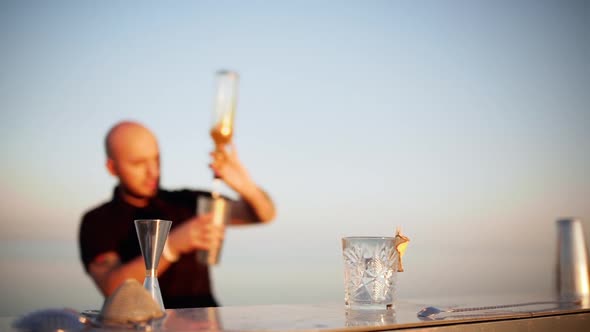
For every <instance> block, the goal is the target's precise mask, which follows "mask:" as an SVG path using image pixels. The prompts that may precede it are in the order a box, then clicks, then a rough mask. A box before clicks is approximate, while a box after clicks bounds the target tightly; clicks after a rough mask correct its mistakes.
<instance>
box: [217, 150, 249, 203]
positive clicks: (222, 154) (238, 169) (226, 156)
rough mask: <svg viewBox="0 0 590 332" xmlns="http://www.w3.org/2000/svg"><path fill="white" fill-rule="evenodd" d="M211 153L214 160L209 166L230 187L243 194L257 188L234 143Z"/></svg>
mask: <svg viewBox="0 0 590 332" xmlns="http://www.w3.org/2000/svg"><path fill="white" fill-rule="evenodd" d="M210 155H211V159H212V161H211V163H210V164H209V167H210V168H211V169H212V170H213V172H214V173H215V175H216V176H217V177H219V178H221V179H222V180H223V181H224V182H225V183H226V184H227V185H228V186H229V187H230V188H232V189H233V190H235V191H236V192H237V193H239V194H241V195H243V194H244V193H246V192H248V191H251V190H253V189H255V188H256V184H255V183H254V182H253V181H252V179H251V178H250V175H249V174H248V171H247V170H246V168H245V167H244V165H242V163H241V162H240V159H239V158H238V152H237V151H236V148H235V146H234V145H233V144H229V145H227V146H225V147H224V149H222V150H215V151H213V152H211V153H210Z"/></svg>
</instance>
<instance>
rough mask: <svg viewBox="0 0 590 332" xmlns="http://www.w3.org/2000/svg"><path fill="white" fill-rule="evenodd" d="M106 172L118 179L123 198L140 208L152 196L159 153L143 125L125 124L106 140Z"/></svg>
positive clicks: (156, 144)
mask: <svg viewBox="0 0 590 332" xmlns="http://www.w3.org/2000/svg"><path fill="white" fill-rule="evenodd" d="M105 149H106V154H107V165H106V166H107V169H108V170H109V172H110V173H111V174H112V175H114V176H116V177H118V178H119V184H120V187H121V189H122V190H123V194H124V198H125V199H126V200H127V201H129V202H130V203H132V204H134V205H138V206H139V205H141V204H144V203H145V202H146V200H147V199H149V198H150V197H153V196H154V195H155V194H156V192H157V190H158V185H159V180H160V152H159V148H158V141H157V140H156V137H155V136H154V134H153V133H152V132H151V131H150V130H149V129H147V128H146V127H145V126H143V125H141V124H139V123H137V122H131V121H124V122H120V123H117V124H116V125H115V126H113V127H112V128H111V129H110V130H109V132H108V134H107V136H106V138H105Z"/></svg>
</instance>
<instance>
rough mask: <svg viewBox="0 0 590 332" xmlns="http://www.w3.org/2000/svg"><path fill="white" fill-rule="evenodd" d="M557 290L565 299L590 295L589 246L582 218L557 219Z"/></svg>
mask: <svg viewBox="0 0 590 332" xmlns="http://www.w3.org/2000/svg"><path fill="white" fill-rule="evenodd" d="M557 231H558V242H557V249H558V253H557V291H558V292H559V296H560V297H561V298H562V299H564V300H572V299H579V298H587V297H588V296H590V277H589V275H590V274H589V270H588V267H589V265H588V263H589V262H588V247H587V246H586V241H585V238H584V229H583V225H582V222H581V220H580V219H577V218H564V219H560V220H558V221H557Z"/></svg>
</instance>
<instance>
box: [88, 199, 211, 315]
mask: <svg viewBox="0 0 590 332" xmlns="http://www.w3.org/2000/svg"><path fill="white" fill-rule="evenodd" d="M200 195H207V196H210V193H208V192H203V191H191V190H181V191H165V190H161V189H160V190H159V192H158V194H157V195H156V197H154V198H153V199H151V200H150V202H149V204H148V205H147V206H145V207H142V208H138V207H135V206H132V205H130V204H128V203H127V202H125V201H124V200H123V199H122V198H121V197H120V196H119V194H118V190H117V189H116V188H115V191H114V193H113V199H112V200H111V201H109V202H107V203H104V204H102V205H101V206H99V207H97V208H95V209H92V210H90V211H88V212H87V213H86V214H84V216H83V218H82V223H81V225H80V233H79V246H80V255H81V258H82V263H83V264H84V268H85V269H86V272H88V266H89V264H90V263H91V262H92V261H93V260H94V259H95V258H96V257H97V256H98V255H100V254H103V253H106V252H108V251H115V252H117V254H118V255H119V256H120V259H121V262H122V263H127V262H129V261H131V260H133V259H134V258H136V257H138V256H141V248H140V246H139V241H138V239H137V233H136V230H135V224H134V220H136V219H165V220H171V221H172V226H171V229H174V228H175V227H177V226H179V225H180V224H182V223H183V222H185V221H186V220H187V219H189V218H191V217H193V216H194V215H195V214H196V211H197V206H196V205H197V197H199V196H200ZM158 283H159V285H160V291H161V293H162V299H163V301H164V306H165V307H166V308H170V309H172V308H190V307H213V306H217V303H216V301H215V299H214V297H213V295H212V293H211V281H210V277H209V269H208V267H207V265H204V264H201V263H198V262H197V260H196V257H195V253H194V252H193V253H188V254H185V255H181V256H180V259H179V260H178V261H177V262H175V263H172V264H171V265H170V267H169V268H168V269H167V270H166V271H165V272H164V273H162V274H161V275H160V276H159V277H158Z"/></svg>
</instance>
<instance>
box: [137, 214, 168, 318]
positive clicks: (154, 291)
mask: <svg viewBox="0 0 590 332" xmlns="http://www.w3.org/2000/svg"><path fill="white" fill-rule="evenodd" d="M171 225H172V221H169V220H161V219H144V220H135V230H136V231H137V239H138V240H139V246H140V247H141V254H142V255H143V259H144V262H145V280H144V282H143V287H144V288H145V289H147V291H148V292H150V294H151V295H152V297H153V299H154V301H156V302H157V303H158V304H159V305H160V308H161V309H162V310H165V308H164V301H163V300H162V293H161V292H160V285H159V283H158V278H157V276H158V264H159V263H160V256H161V255H162V250H164V244H165V243H166V238H168V232H169V231H170V226H171Z"/></svg>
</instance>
